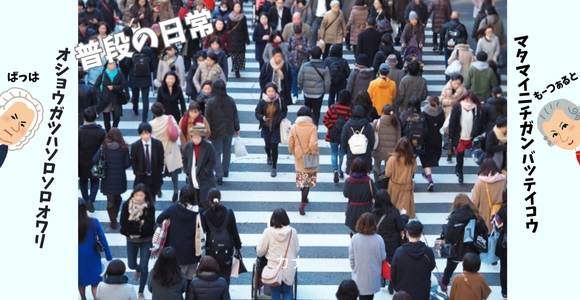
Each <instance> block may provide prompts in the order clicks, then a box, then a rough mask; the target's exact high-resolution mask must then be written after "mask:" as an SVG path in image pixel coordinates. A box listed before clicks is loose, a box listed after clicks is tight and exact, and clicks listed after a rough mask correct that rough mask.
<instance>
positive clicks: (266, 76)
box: [260, 48, 292, 105]
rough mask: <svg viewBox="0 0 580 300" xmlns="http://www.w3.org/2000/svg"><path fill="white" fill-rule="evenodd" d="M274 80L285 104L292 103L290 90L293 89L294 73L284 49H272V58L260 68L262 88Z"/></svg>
mask: <svg viewBox="0 0 580 300" xmlns="http://www.w3.org/2000/svg"><path fill="white" fill-rule="evenodd" d="M270 82H273V83H275V84H276V86H277V87H278V94H279V95H280V98H281V100H282V103H283V104H285V105H291V104H292V98H291V97H290V91H291V89H292V74H291V73H290V64H288V63H287V62H286V61H285V58H284V54H283V53H282V49H280V48H275V49H274V50H272V58H270V59H269V60H268V61H266V62H265V64H264V66H263V67H262V69H260V88H261V89H262V90H264V89H265V87H266V84H267V83H270Z"/></svg>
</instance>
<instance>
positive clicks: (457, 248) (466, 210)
mask: <svg viewBox="0 0 580 300" xmlns="http://www.w3.org/2000/svg"><path fill="white" fill-rule="evenodd" d="M473 218H475V215H474V214H473V211H471V208H470V207H469V206H468V205H464V206H462V207H460V208H458V209H456V210H454V211H452V212H451V213H450V214H449V216H448V217H447V225H446V226H445V227H444V232H443V236H444V237H445V243H448V244H450V245H451V249H450V255H449V258H452V259H455V260H458V261H461V260H462V258H463V255H464V254H465V253H467V252H475V251H476V250H475V248H474V247H473V245H472V244H463V233H464V230H465V229H464V228H462V230H457V231H452V228H461V226H457V225H458V224H464V226H465V225H466V224H467V222H468V221H469V220H470V219H473Z"/></svg>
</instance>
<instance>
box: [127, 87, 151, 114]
mask: <svg viewBox="0 0 580 300" xmlns="http://www.w3.org/2000/svg"><path fill="white" fill-rule="evenodd" d="M139 92H141V99H142V100H143V113H142V115H141V121H142V122H147V115H148V114H149V87H144V88H131V102H132V103H133V110H134V111H135V112H137V111H139Z"/></svg>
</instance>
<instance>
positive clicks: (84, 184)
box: [79, 176, 99, 203]
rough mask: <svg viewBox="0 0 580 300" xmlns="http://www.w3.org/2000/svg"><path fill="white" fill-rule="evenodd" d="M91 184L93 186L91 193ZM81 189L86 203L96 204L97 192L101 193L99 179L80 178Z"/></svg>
mask: <svg viewBox="0 0 580 300" xmlns="http://www.w3.org/2000/svg"><path fill="white" fill-rule="evenodd" d="M89 182H90V185H91V188H90V192H89ZM79 188H80V190H81V195H82V196H83V200H84V201H85V202H89V201H90V202H92V203H94V202H95V199H96V198H97V192H98V191H99V178H96V177H92V176H91V177H79Z"/></svg>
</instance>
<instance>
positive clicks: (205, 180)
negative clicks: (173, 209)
mask: <svg viewBox="0 0 580 300" xmlns="http://www.w3.org/2000/svg"><path fill="white" fill-rule="evenodd" d="M206 133H207V129H206V128H205V126H203V125H195V126H194V127H192V128H191V130H190V133H189V134H190V136H191V141H189V142H188V143H187V145H185V148H184V150H183V154H182V157H183V167H184V170H185V175H187V184H188V185H190V186H192V187H193V188H194V190H195V195H196V198H197V200H198V203H199V205H200V206H201V207H203V208H205V209H207V208H209V203H208V201H207V195H208V193H209V190H210V189H211V188H213V187H215V186H216V179H215V176H214V173H213V172H214V167H215V162H216V155H215V150H214V148H213V145H212V144H211V143H210V142H208V141H206V140H205V139H204V137H205V135H206Z"/></svg>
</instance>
